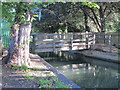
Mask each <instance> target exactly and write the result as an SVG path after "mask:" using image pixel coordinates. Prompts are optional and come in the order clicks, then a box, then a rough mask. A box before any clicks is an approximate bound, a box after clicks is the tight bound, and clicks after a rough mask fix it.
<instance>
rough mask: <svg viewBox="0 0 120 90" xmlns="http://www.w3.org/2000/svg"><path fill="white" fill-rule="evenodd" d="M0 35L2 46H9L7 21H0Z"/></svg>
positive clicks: (8, 25)
mask: <svg viewBox="0 0 120 90" xmlns="http://www.w3.org/2000/svg"><path fill="white" fill-rule="evenodd" d="M0 36H1V37H2V38H1V39H2V46H3V47H9V45H10V24H9V23H8V22H7V21H4V22H2V29H1V30H0Z"/></svg>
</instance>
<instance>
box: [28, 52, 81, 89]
mask: <svg viewBox="0 0 120 90" xmlns="http://www.w3.org/2000/svg"><path fill="white" fill-rule="evenodd" d="M30 57H31V60H32V63H35V64H33V65H36V67H35V66H31V67H34V68H39V67H40V68H41V67H43V71H45V69H44V67H45V68H46V70H47V71H51V72H53V73H54V74H55V75H56V76H57V77H58V79H59V80H60V81H61V82H63V83H64V84H66V85H68V86H70V87H71V88H73V89H74V88H79V89H80V87H79V86H78V85H77V84H75V83H74V82H73V81H71V80H70V79H68V78H67V77H65V76H64V75H63V74H61V73H60V72H59V71H57V70H56V69H55V68H54V67H53V66H52V65H50V64H49V63H47V62H46V61H45V60H44V59H43V58H41V57H40V56H38V55H35V54H30Z"/></svg>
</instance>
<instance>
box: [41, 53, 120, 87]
mask: <svg viewBox="0 0 120 90" xmlns="http://www.w3.org/2000/svg"><path fill="white" fill-rule="evenodd" d="M59 53H60V52H55V53H40V56H41V57H43V58H46V60H47V61H48V62H49V63H50V64H51V65H53V66H54V67H55V68H56V69H57V70H58V71H59V72H61V73H62V74H63V75H65V76H66V77H68V78H69V79H71V80H72V81H73V82H75V83H76V84H77V85H79V86H80V87H81V88H118V82H119V80H120V73H119V72H118V65H117V64H113V63H108V62H105V61H100V60H93V59H90V58H84V60H83V58H80V57H78V58H77V57H76V56H75V55H69V54H68V53H67V52H64V53H62V52H61V53H60V56H59ZM106 65H107V66H106Z"/></svg>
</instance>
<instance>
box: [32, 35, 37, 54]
mask: <svg viewBox="0 0 120 90" xmlns="http://www.w3.org/2000/svg"><path fill="white" fill-rule="evenodd" d="M35 38H36V34H33V35H32V43H31V52H32V53H35V49H36V40H35Z"/></svg>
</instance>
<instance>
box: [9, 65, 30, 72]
mask: <svg viewBox="0 0 120 90" xmlns="http://www.w3.org/2000/svg"><path fill="white" fill-rule="evenodd" d="M11 69H12V70H18V71H27V70H29V69H28V67H27V66H26V65H22V66H18V65H14V66H12V67H11Z"/></svg>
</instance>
